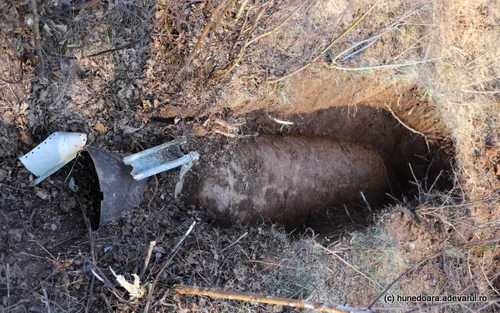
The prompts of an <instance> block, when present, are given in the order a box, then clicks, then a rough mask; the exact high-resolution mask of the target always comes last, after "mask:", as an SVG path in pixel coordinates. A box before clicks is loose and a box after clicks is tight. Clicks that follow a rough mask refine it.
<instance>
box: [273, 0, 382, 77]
mask: <svg viewBox="0 0 500 313" xmlns="http://www.w3.org/2000/svg"><path fill="white" fill-rule="evenodd" d="M376 4H377V1H375V3H374V4H373V5H372V6H371V7H370V8H369V9H368V10H367V11H366V12H365V13H364V14H363V15H362V16H361V17H360V18H358V19H357V20H356V21H355V22H354V23H352V24H351V26H349V27H348V28H347V29H346V30H344V31H343V32H342V33H341V34H340V35H338V36H337V37H336V38H335V39H334V40H333V41H332V42H331V43H330V44H329V45H328V46H326V48H325V49H323V51H321V52H320V53H319V54H318V55H317V56H316V57H314V58H313V59H312V60H311V61H310V62H307V63H306V64H304V65H302V66H301V67H299V68H298V69H296V70H294V71H292V72H291V73H288V74H286V75H284V76H281V77H278V78H274V79H269V80H266V82H267V83H277V82H279V81H282V80H284V79H287V78H289V77H291V76H293V75H295V74H297V73H299V72H302V71H303V70H305V69H306V68H308V67H309V66H311V65H312V64H313V63H316V61H318V60H319V58H321V56H323V55H324V54H325V53H326V52H328V50H330V49H331V48H333V46H334V45H335V44H336V43H337V42H338V41H339V40H340V39H342V38H343V37H344V36H345V35H347V34H348V33H349V32H350V31H351V30H353V29H354V27H356V25H358V24H359V22H361V21H362V20H363V19H364V18H365V17H366V16H367V15H368V13H370V12H371V11H372V10H373V8H375V5H376Z"/></svg>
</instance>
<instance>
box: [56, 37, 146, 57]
mask: <svg viewBox="0 0 500 313" xmlns="http://www.w3.org/2000/svg"><path fill="white" fill-rule="evenodd" d="M136 44H137V41H132V42H129V43H127V44H124V45H122V46H119V47H116V48H112V49H106V50H103V51H99V52H96V53H92V54H88V55H84V56H82V57H75V56H66V55H58V54H52V53H51V54H49V55H50V56H53V57H58V58H64V59H70V60H83V59H89V58H93V57H96V56H100V55H103V54H106V53H111V52H116V51H118V50H122V49H128V48H132V47H133V46H135V45H136Z"/></svg>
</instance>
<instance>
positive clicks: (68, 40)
mask: <svg viewBox="0 0 500 313" xmlns="http://www.w3.org/2000/svg"><path fill="white" fill-rule="evenodd" d="M188 2H189V3H188ZM188 2H179V1H168V2H165V3H163V2H158V3H157V2H156V1H138V2H136V3H134V2H128V1H38V12H39V18H40V28H41V30H40V32H41V33H40V38H39V39H38V40H37V38H36V36H35V35H34V30H33V28H32V27H30V23H29V21H31V19H32V18H33V13H32V11H33V10H32V9H33V8H32V6H31V4H30V3H27V2H26V1H21V2H19V1H15V2H14V3H13V4H12V3H6V2H3V1H0V9H1V10H2V11H1V13H2V14H3V16H4V17H5V19H4V21H2V22H1V23H2V39H0V42H1V44H2V45H1V49H2V52H1V53H0V70H1V71H0V75H1V76H0V78H1V79H2V80H1V84H2V85H1V87H0V98H1V106H0V114H1V120H0V165H1V168H0V207H1V208H0V298H1V303H0V312H106V311H107V312H143V311H145V310H146V308H147V310H148V311H149V312H302V311H301V310H300V309H294V308H287V307H282V306H275V305H258V304H251V303H241V302H234V301H229V300H216V299H211V298H207V297H194V296H191V297H188V296H180V295H177V294H175V292H173V291H172V286H173V285H175V284H186V285H197V286H205V287H217V288H221V289H225V290H234V291H250V292H255V293H259V294H263V295H276V296H283V297H290V298H296V299H309V300H313V301H334V302H335V303H337V304H342V305H344V304H348V305H350V306H354V307H359V308H363V307H367V306H369V305H370V304H371V303H372V301H373V300H375V298H376V297H377V296H378V295H379V294H380V293H381V292H382V291H384V288H385V287H386V286H388V285H389V284H390V283H391V282H393V281H394V280H395V279H397V278H398V276H399V275H400V274H401V273H404V272H405V271H406V270H407V269H408V268H410V267H412V266H414V265H415V264H417V265H418V266H416V270H415V271H411V272H409V273H407V274H406V275H403V276H401V277H400V281H399V283H398V284H397V285H396V287H395V288H394V289H392V291H393V292H394V293H393V294H396V293H397V294H402V295H418V294H440V295H441V294H459V293H460V292H462V293H467V294H469V293H475V294H485V295H488V299H490V300H488V301H483V302H481V303H467V304H464V305H459V306H457V307H453V308H456V309H457V310H459V311H467V310H477V311H480V310H484V311H488V310H489V311H491V312H493V311H494V310H495V309H498V307H495V301H494V299H496V298H497V297H498V296H499V294H498V290H499V289H500V281H499V272H498V268H499V264H500V260H499V259H498V247H497V244H498V240H497V241H495V238H497V239H498V237H497V235H498V218H499V215H498V214H499V213H498V201H499V198H498V194H497V193H498V188H499V187H500V184H499V182H498V177H500V176H498V174H499V173H500V172H499V171H498V168H500V167H499V165H498V163H499V160H500V154H499V152H498V142H497V141H496V138H497V134H496V133H494V130H495V129H496V128H495V127H496V126H494V125H493V124H492V123H493V122H491V121H489V120H477V119H476V120H474V119H471V120H472V122H471V123H473V124H474V123H475V124H477V125H476V126H477V131H474V132H473V133H474V134H476V133H478V134H479V135H478V138H479V137H480V138H483V139H484V138H485V137H484V136H487V137H488V138H489V139H488V140H485V141H479V139H478V140H476V138H474V139H473V140H476V141H474V142H475V143H474V144H469V145H464V144H463V142H464V141H463V140H462V139H460V138H462V137H457V128H453V127H451V126H450V125H455V124H453V123H451V122H450V117H449V116H450V114H449V113H446V112H445V111H446V110H444V109H443V107H442V106H439V102H440V101H441V102H442V101H443V100H442V98H439V97H437V96H435V97H434V95H433V92H431V91H429V90H428V89H426V88H427V87H426V86H427V85H425V83H422V80H415V79H413V78H412V79H410V78H408V77H409V76H407V75H409V74H408V73H406V72H403V71H399V70H394V71H392V69H391V71H390V72H387V73H388V74H387V75H388V76H389V75H393V76H394V77H396V78H394V79H388V78H387V77H383V78H382V77H380V76H377V75H374V74H373V73H371V72H370V73H368V74H366V75H364V74H360V73H359V72H354V73H353V74H350V72H339V71H336V70H333V69H331V68H329V67H328V66H325V64H326V63H331V62H330V61H331V60H330V58H331V57H332V56H331V55H330V54H331V53H330V52H328V53H325V54H324V57H323V58H322V59H321V60H315V61H314V62H313V63H314V64H312V66H310V67H309V68H308V69H306V70H304V71H301V72H300V73H298V74H297V75H294V76H291V77H290V78H289V79H286V80H284V81H281V82H278V83H269V82H266V80H272V79H274V78H276V77H280V76H282V75H284V74H286V73H289V72H291V70H292V69H294V68H297V66H298V65H300V64H304V63H307V62H310V61H311V58H310V57H309V58H307V56H310V55H315V54H317V53H318V52H320V50H321V49H319V48H318V47H324V46H325V45H327V44H328V40H329V39H331V38H330V37H331V36H332V35H331V33H332V32H333V31H335V30H336V31H337V33H340V31H339V30H338V29H337V28H336V27H340V28H339V29H345V28H347V27H348V26H349V25H351V24H352V23H353V22H354V21H355V20H356V19H357V18H359V17H361V15H362V14H363V12H365V11H366V10H367V9H368V8H369V7H368V6H366V4H364V3H361V2H359V3H358V2H353V3H351V4H349V5H347V3H346V4H345V6H346V7H348V8H349V9H346V11H343V9H342V10H340V9H339V7H338V6H336V5H328V4H327V2H328V1H326V2H325V1H313V2H314V3H311V4H309V3H307V1H306V3H307V5H304V4H303V3H302V1H299V2H297V1H292V2H291V3H290V5H287V6H285V5H283V4H282V3H281V2H280V1H268V2H260V1H255V3H254V2H253V1H250V2H252V5H251V8H250V9H248V10H247V9H244V10H243V12H244V13H243V14H242V15H241V16H239V15H238V14H239V13H238V8H239V6H240V5H241V3H240V2H246V1H225V2H227V3H228V6H227V9H223V10H222V12H221V15H220V17H219V18H217V16H216V17H214V18H212V20H213V21H214V24H216V25H217V27H218V28H217V27H215V25H213V26H214V27H215V28H213V29H212V30H211V31H209V32H208V35H206V38H204V40H203V41H204V45H203V46H202V48H201V49H199V48H196V46H197V45H196V44H197V42H198V39H199V38H200V37H202V33H203V29H204V27H205V26H206V25H207V24H206V23H207V21H208V20H209V19H210V16H211V15H212V14H213V12H214V11H215V10H216V9H217V5H218V2H217V1H188ZM223 2H224V1H223ZM408 6H410V5H409V4H408ZM341 7H342V6H341ZM296 8H298V11H297V12H298V13H294V10H295V9H296ZM406 9H408V11H412V12H413V11H414V10H417V11H416V12H422V16H420V15H419V14H417V15H418V18H422V20H425V21H427V20H426V18H428V17H429V16H431V15H428V14H429V12H428V11H426V10H427V9H425V10H424V8H413V7H411V8H405V6H399V5H394V6H393V5H389V6H388V7H386V10H383V9H375V11H374V12H375V13H373V14H374V15H373V21H376V22H377V23H375V22H374V23H373V24H372V23H371V22H368V21H364V22H363V23H361V25H362V27H361V29H362V31H361V30H360V31H359V33H354V34H352V36H353V37H352V38H351V37H348V39H346V40H343V41H342V42H341V43H339V46H338V48H337V50H338V51H342V50H343V49H345V48H347V47H349V46H350V45H351V44H352V43H353V42H354V41H356V40H357V41H359V40H363V39H364V38H365V37H367V36H372V35H373V33H374V32H377V33H378V32H379V31H380V30H381V29H380V25H379V26H377V25H378V24H383V25H386V24H390V23H383V22H381V21H389V20H388V19H389V17H392V18H394V16H395V15H397V16H400V15H401V14H402V13H403V12H402V11H401V10H403V11H404V10H406ZM418 10H422V11H418ZM318 12H322V13H318ZM295 14H296V15H295ZM324 14H330V15H331V16H335V20H336V21H337V22H338V24H335V25H333V24H332V22H331V21H330V20H328V21H327V22H325V20H324V19H322V18H324ZM484 14H485V15H488V14H491V16H493V14H494V13H491V12H487V13H484ZM237 16H238V18H236V17H237ZM289 16H292V17H293V18H292V22H294V23H296V25H298V26H297V27H298V28H293V27H292V28H283V29H281V28H277V29H276V31H275V32H273V33H272V34H269V36H267V35H266V37H265V41H263V42H261V43H259V45H258V46H249V47H248V51H243V50H240V49H241V47H242V44H241V42H245V41H244V40H246V39H244V38H246V37H247V36H250V35H252V34H254V33H253V31H257V33H255V34H263V33H265V32H263V31H262V29H259V28H257V27H256V28H255V29H253V30H252V32H251V33H248V32H247V31H246V30H245V29H247V28H249V29H250V28H252V25H251V24H248V23H250V22H251V21H255V20H256V19H261V20H260V22H259V23H262V25H266V28H267V29H273V28H274V27H276V26H277V25H280V23H281V22H282V21H284V20H286V18H287V17H289ZM488 16H489V15H488ZM341 17H342V18H341ZM418 18H417V17H415V20H410V21H409V22H408V23H409V24H411V23H414V24H415V25H417V26H414V27H424V26H420V25H421V24H422V23H423V22H422V20H419V19H418ZM26 21H28V23H27V22H26ZM308 21H311V22H308ZM391 21H392V20H391ZM410 22H411V23H410ZM420 22H422V23H420ZM483 23H484V25H490V24H491V22H488V23H490V24H488V23H487V22H485V21H483ZM375 24H377V25H375ZM412 25H413V24H412ZM280 27H281V26H280ZM328 27H330V28H328ZM334 27H335V28H334ZM214 29H216V30H214ZM419 29H420V28H419ZM304 30H307V31H306V32H304ZM255 34H254V35H255ZM304 34H305V35H304ZM369 34H371V35H369ZM410 34H411V35H415V34H413V33H410ZM418 34H419V35H420V34H422V36H423V33H418ZM302 36H305V37H302ZM398 36H399V35H398ZM398 36H396V35H395V36H393V37H388V38H385V37H383V38H384V39H383V40H381V41H379V42H377V44H375V45H374V46H373V47H372V49H367V52H366V55H363V54H361V56H363V58H362V59H353V60H349V61H346V63H345V64H344V65H346V66H347V65H354V66H356V64H353V63H349V62H358V61H359V62H361V61H363V60H374V59H376V60H379V59H383V58H387V59H388V60H389V59H390V60H398V57H399V56H401V55H404V53H406V52H403V51H406V50H405V49H410V50H411V51H412V52H411V53H413V54H411V56H421V55H424V54H425V55H426V53H431V52H429V51H427V52H425V51H423V50H421V49H423V48H418V49H414V46H412V45H410V44H408V42H406V41H405V40H404V39H401V38H403V37H398ZM409 37H411V36H409ZM405 38H406V37H405ZM431 38H432V36H431ZM235 42H240V44H239V45H236V44H234V43H235ZM37 44H40V46H41V50H42V57H41V58H39V55H38V53H37V49H36V46H37ZM413 49H414V50H415V51H413ZM429 49H430V48H429ZM193 50H196V52H197V53H194V54H193V55H191V53H192V51H193ZM198 50H199V51H198ZM430 50H432V49H430ZM360 53H361V52H360ZM240 54H241V55H244V57H242V60H244V61H242V62H241V63H238V66H234V67H233V66H232V61H234V60H235V59H237V58H238V57H239V56H240ZM381 56H383V58H382V57H381ZM357 57H360V56H359V55H358V56H357ZM41 59H42V60H43V62H41V61H40V60H41ZM320 61H321V62H320ZM323 63H325V64H323ZM326 65H328V64H326ZM40 68H41V69H42V70H41V71H40V70H39V69H40ZM218 76H220V77H218ZM495 101H496V102H495ZM493 102H494V103H496V105H492V107H491V108H494V109H497V110H498V98H495V100H494V101H493ZM492 110H493V109H492ZM496 113H498V112H497V111H492V115H494V114H496ZM446 114H448V115H446ZM464 120H465V118H464ZM492 125H493V126H492ZM55 131H77V132H84V133H87V134H88V137H89V145H91V146H93V147H97V148H100V149H103V150H105V151H107V152H110V153H114V154H115V155H118V156H121V157H123V156H126V155H129V154H131V153H136V152H139V151H142V150H144V149H147V148H150V147H154V146H156V145H159V144H162V143H164V142H167V141H169V140H172V139H174V138H178V137H179V136H186V137H187V138H188V142H187V144H186V145H184V146H182V147H181V148H182V150H183V151H184V152H189V151H197V152H199V153H200V155H201V158H200V162H199V164H198V165H197V166H195V167H194V168H193V169H192V170H191V171H190V172H189V174H188V175H187V177H186V182H185V186H184V192H183V193H182V194H181V197H179V199H175V198H174V196H173V191H174V188H175V185H176V183H177V181H178V172H177V171H170V172H164V173H161V174H158V175H156V176H154V177H151V178H150V179H149V180H148V187H147V189H146V192H145V193H144V197H143V201H142V203H141V204H140V205H139V206H138V207H137V208H135V209H134V210H132V211H130V212H128V213H124V214H122V215H121V216H117V218H116V220H115V221H114V222H112V223H110V224H108V225H103V226H101V227H100V228H99V229H98V230H95V231H92V230H91V229H89V227H87V225H86V222H85V218H84V216H91V217H92V216H93V217H94V218H96V217H97V215H98V214H99V213H98V210H99V203H100V199H101V195H100V194H99V192H98V191H96V187H97V184H96V177H95V173H94V172H93V169H92V164H91V162H90V160H89V158H88V155H86V154H85V153H82V155H81V156H79V157H78V158H77V160H76V161H74V162H72V163H70V164H68V165H67V166H66V167H64V168H63V169H62V170H60V171H59V172H57V173H56V174H54V175H52V176H51V177H50V178H48V179H47V180H45V181H44V182H42V183H41V184H39V185H38V186H35V187H34V186H32V185H31V181H32V180H33V176H32V175H31V174H30V173H29V172H28V171H27V170H26V169H25V168H24V167H23V166H22V164H21V163H20V162H19V161H18V157H20V156H21V155H23V154H24V153H26V152H28V151H29V150H31V149H32V148H33V147H35V146H36V145H37V144H38V143H40V142H42V141H43V140H44V139H45V138H46V137H47V136H48V135H50V134H51V133H52V132H55ZM264 134H265V135H272V136H285V137H286V136H293V135H301V136H324V137H329V138H334V139H341V140H348V141H352V142H356V143H359V144H362V145H369V146H370V147H372V148H373V149H375V150H376V151H377V153H378V154H380V156H381V157H382V159H383V161H384V164H385V167H386V168H387V172H388V176H389V189H388V190H387V192H386V194H385V195H384V199H383V201H381V203H379V204H378V205H373V206H371V205H370V203H363V205H359V206H358V208H357V210H354V211H350V212H346V210H345V209H344V207H332V208H329V210H327V212H326V213H325V214H322V215H318V216H316V217H313V218H311V219H309V220H308V222H307V223H302V225H300V226H298V227H294V229H292V230H291V229H286V230H285V228H284V227H283V225H280V224H275V225H272V224H271V223H258V224H253V225H241V224H240V223H238V222H235V223H233V224H231V225H227V223H226V224H225V225H223V226H221V223H218V221H217V220H216V219H214V217H213V216H211V215H210V214H208V213H207V208H206V207H204V206H203V203H199V201H196V199H191V198H189V197H188V196H187V195H189V194H190V193H192V191H193V190H194V189H195V188H198V185H199V181H200V180H201V179H202V177H201V176H200V175H201V174H200V172H198V171H197V168H210V166H211V165H212V164H217V163H218V162H219V161H220V159H221V158H222V157H223V155H225V154H227V153H228V151H231V150H232V149H234V147H237V146H238V145H239V144H241V142H242V141H245V140H252V138H253V137H256V136H259V135H264ZM457 138H459V139H457ZM471 138H472V137H471ZM483 139H481V140H483ZM471 140H472V139H471ZM467 142H468V141H467ZM463 155H468V156H469V157H470V159H466V161H464V160H463V158H462V156H463ZM468 160H472V161H470V163H471V164H473V166H472V165H471V167H465V166H464V165H463V164H469V163H468ZM475 173H480V174H477V175H479V176H481V175H484V177H487V178H485V179H484V182H483V181H479V180H475V181H473V182H472V180H471V177H476V176H474V175H476V174H475ZM244 174H245V175H246V176H248V177H251V176H252V175H255V176H258V175H261V173H259V172H258V171H255V169H253V168H248V170H247V172H246V173H244ZM71 179H74V180H75V181H76V183H77V185H78V186H79V189H78V190H77V191H75V190H74V188H73V189H71V188H69V184H68V182H69V181H70V180H71ZM309 196H311V195H309ZM192 222H197V223H196V225H195V228H194V230H193V232H192V233H191V234H190V235H189V236H188V237H187V238H186V240H185V241H184V242H183V245H182V246H181V247H180V248H179V249H178V250H176V251H175V252H176V253H175V255H174V256H173V257H172V259H170V257H171V256H172V249H173V247H174V245H175V244H176V242H177V241H178V240H179V238H181V236H182V235H183V234H184V233H185V232H186V230H187V229H188V228H189V226H190V225H191V224H192ZM471 225H472V226H471ZM152 241H155V242H156V246H155V247H154V248H153V249H152V254H151V258H150V260H149V262H148V264H147V266H146V267H145V268H144V260H145V258H146V255H147V254H148V253H147V251H148V246H149V245H150V242H152ZM450 247H461V248H463V249H458V250H457V249H455V250H453V249H451V250H446V249H449V248H450ZM324 249H330V250H331V251H330V252H325V250H324ZM332 251H333V252H334V254H333V255H334V256H333V257H332V253H331V252H332ZM443 251H445V252H443ZM429 260H430V261H429ZM427 261H429V262H427ZM164 265H165V266H164ZM95 268H98V269H99V270H100V272H99V274H98V275H96V273H93V271H94V272H95ZM162 268H163V269H162ZM308 270H309V271H308ZM113 271H114V272H116V274H119V275H124V276H125V277H126V278H127V280H128V281H132V280H133V277H132V274H140V275H141V277H140V278H141V283H140V284H141V285H143V286H145V288H146V289H147V288H148V284H149V286H151V283H152V282H153V281H155V279H156V280H157V284H156V286H155V289H154V290H152V292H151V293H150V294H147V295H146V296H145V297H142V298H140V299H130V298H129V293H127V292H126V291H125V289H123V288H122V286H120V285H119V284H118V283H117V282H116V279H115V278H114V276H113V275H114V274H113ZM360 272H362V273H363V275H360ZM304 273H305V274H304ZM364 273H367V274H364ZM99 275H104V276H106V277H107V278H108V279H109V280H110V281H111V286H110V285H109V284H106V283H103V282H101V281H100V280H99V278H98V276H99ZM113 289H114V290H113ZM383 305H389V304H388V303H381V302H378V303H377V304H376V305H375V307H381V306H383ZM496 305H498V303H497V304H496ZM402 307H403V308H402V309H401V308H400V309H401V310H402V311H405V310H412V309H419V304H416V303H403V304H402ZM447 309H448V307H447V306H442V307H441V306H437V307H436V308H433V307H431V308H430V309H428V310H430V311H443V310H447ZM304 311H305V310H304Z"/></svg>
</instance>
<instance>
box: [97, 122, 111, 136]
mask: <svg viewBox="0 0 500 313" xmlns="http://www.w3.org/2000/svg"><path fill="white" fill-rule="evenodd" d="M94 129H95V130H97V131H98V132H100V133H101V134H102V133H105V132H106V131H107V130H108V129H107V128H106V126H104V125H102V124H101V122H97V123H95V125H94Z"/></svg>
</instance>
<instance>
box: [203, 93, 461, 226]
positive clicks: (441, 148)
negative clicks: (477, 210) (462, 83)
mask: <svg viewBox="0 0 500 313" xmlns="http://www.w3.org/2000/svg"><path fill="white" fill-rule="evenodd" d="M327 99H328V97H326V98H325V99H324V100H323V101H328V100H327ZM366 99H367V100H366V101H363V102H359V103H356V104H354V105H339V104H338V103H334V104H332V103H331V102H330V103H326V104H325V103H323V104H322V106H323V107H322V108H319V109H313V110H311V109H307V108H306V109H304V107H298V108H297V107H295V108H294V110H295V111H297V112H296V113H291V114H287V113H288V112H289V111H290V108H289V107H288V108H285V109H281V111H280V110H278V111H277V112H270V111H265V110H256V111H249V112H246V113H245V112H243V111H244V110H245V107H243V108H238V109H235V110H233V111H231V110H228V111H226V112H225V113H224V114H222V115H220V117H222V118H224V119H226V120H230V119H231V118H233V119H234V117H235V116H236V117H237V118H238V120H240V121H241V120H245V121H246V123H245V125H244V127H242V128H240V135H242V136H245V135H250V134H257V133H258V134H266V135H273V136H285V137H287V136H305V137H308V136H321V137H327V138H334V139H340V140H346V141H349V142H354V143H359V144H362V145H367V146H371V147H373V148H374V149H375V150H376V151H377V152H378V153H379V154H380V156H381V157H382V159H383V161H384V164H385V167H386V169H387V174H388V181H389V184H388V188H387V190H386V192H385V195H384V198H383V200H382V201H380V202H378V203H368V204H367V203H366V201H365V202H363V203H359V202H358V203H357V204H356V205H354V206H350V207H349V206H347V207H346V206H343V205H339V206H325V207H320V208H316V209H317V211H315V213H314V214H312V215H311V216H310V218H309V219H308V220H307V222H306V223H302V226H303V227H305V228H307V227H310V228H312V229H314V230H315V231H319V232H322V233H330V234H331V233H342V232H344V231H346V230H354V229H358V228H363V227H366V226H368V225H369V224H370V221H371V215H372V213H374V212H376V211H377V210H380V209H382V208H383V207H385V206H387V205H394V204H397V203H404V204H405V205H409V206H410V207H412V204H414V205H413V207H416V206H417V205H418V204H419V203H421V202H424V201H425V199H424V198H426V199H427V198H428V196H430V195H432V194H436V193H439V192H443V191H446V190H449V189H451V188H452V184H453V181H452V177H453V175H452V173H451V169H452V162H453V145H452V143H451V141H450V140H449V136H448V133H447V131H446V128H445V126H444V123H443V121H442V120H441V119H440V115H439V112H438V111H437V110H436V108H435V106H433V105H431V103H429V102H428V101H427V100H426V99H425V98H423V97H421V96H420V94H419V93H418V91H417V89H415V88H409V89H408V90H407V91H406V92H405V93H404V94H401V93H399V94H397V93H396V92H392V93H391V92H387V91H386V92H385V93H383V94H381V93H378V94H377V96H376V97H375V96H374V97H371V98H370V97H367V98H366ZM381 99H382V100H381ZM302 100H303V99H302ZM330 101H331V100H330ZM299 102H300V100H297V101H296V102H295V103H299ZM304 102H305V101H304ZM305 103H307V102H305ZM292 105H293V104H292ZM252 106H253V107H255V104H249V105H248V107H249V108H250V107H252ZM312 107H317V105H315V106H312ZM301 110H302V111H304V110H305V111H306V112H300V111H301ZM292 111H293V110H292ZM284 112H285V113H284ZM276 119H279V120H282V121H287V122H290V123H286V124H283V123H280V122H277V121H276ZM291 123H293V124H291ZM422 135H424V136H422ZM228 140H229V145H226V147H225V149H226V150H231V149H232V148H231V147H233V148H234V147H238V144H237V142H238V141H248V140H250V141H251V139H248V138H240V139H237V140H236V143H235V142H234V141H232V139H228ZM228 146H229V147H228ZM217 149H221V145H220V144H219V145H218V147H217ZM205 150H207V149H205ZM221 150H224V148H223V149H221ZM205 152H208V151H205ZM210 153H211V152H210ZM221 153H222V154H224V152H219V154H221ZM205 162H207V163H210V162H215V163H217V162H218V161H214V158H212V159H211V160H208V161H205ZM230 162H232V161H230ZM230 162H228V164H229V163H230ZM205 165H206V166H210V165H209V164H205ZM202 167H203V165H202ZM212 167H213V165H212ZM244 171H245V170H244ZM247 171H248V173H246V176H245V177H244V179H248V177H250V180H251V177H252V175H260V173H259V172H258V171H256V168H252V167H251V166H250V168H248V169H247ZM251 172H254V174H252V173H251ZM202 175H203V174H202ZM283 175H286V169H285V170H284V172H283ZM197 188H199V187H197ZM308 196H310V195H308ZM238 197H239V196H238ZM199 204H200V205H201V207H202V208H203V209H207V211H208V212H209V215H211V216H212V219H214V220H217V221H218V222H222V224H227V220H225V219H224V218H222V219H221V216H220V215H217V214H215V215H213V214H211V212H212V211H213V210H212V207H213V204H212V205H211V204H209V203H208V204H207V203H203V202H201V203H199ZM277 210H279V208H277ZM292 224H294V223H292ZM294 226H296V224H294ZM294 228H295V227H294Z"/></svg>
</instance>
